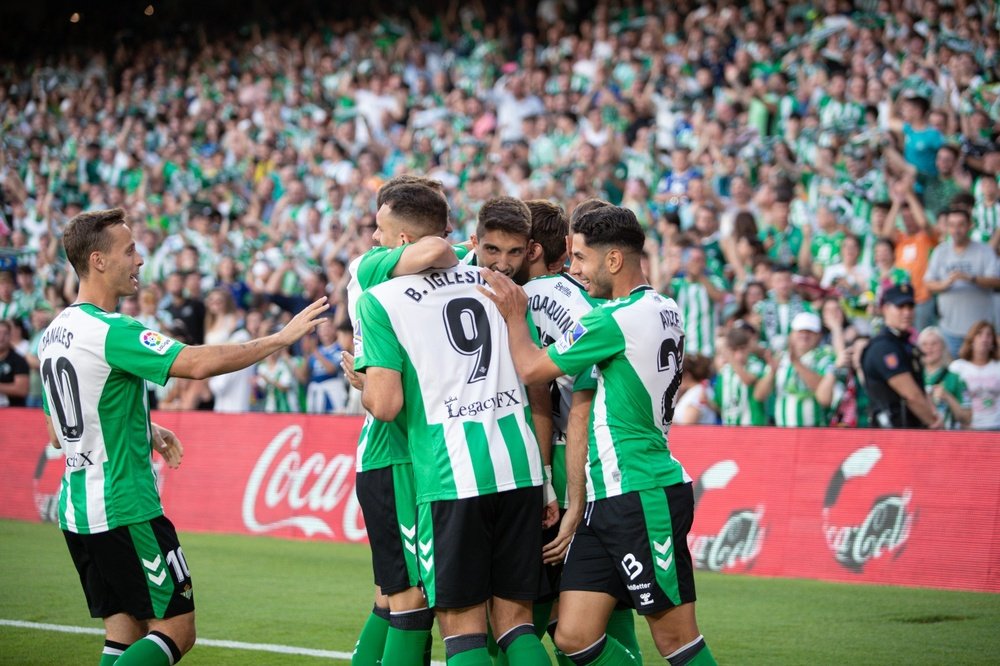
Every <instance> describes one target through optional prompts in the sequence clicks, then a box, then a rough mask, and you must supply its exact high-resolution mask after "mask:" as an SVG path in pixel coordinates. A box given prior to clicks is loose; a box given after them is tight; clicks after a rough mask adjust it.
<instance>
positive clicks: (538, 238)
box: [524, 199, 569, 264]
mask: <svg viewBox="0 0 1000 666" xmlns="http://www.w3.org/2000/svg"><path fill="white" fill-rule="evenodd" d="M524 203H525V205H527V206H528V210H529V211H531V240H533V241H534V242H536V243H538V244H539V245H541V246H542V255H543V257H544V259H545V263H546V264H551V263H554V262H556V261H559V258H560V257H562V256H563V255H564V254H565V253H566V234H567V233H569V219H567V217H566V211H565V210H563V207H562V206H560V205H558V204H554V203H552V202H551V201H549V200H547V199H531V200H530V201H525V202H524Z"/></svg>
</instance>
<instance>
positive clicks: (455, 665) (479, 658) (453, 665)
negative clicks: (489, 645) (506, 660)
mask: <svg viewBox="0 0 1000 666" xmlns="http://www.w3.org/2000/svg"><path fill="white" fill-rule="evenodd" d="M447 664H448V666H493V660H492V659H490V652H489V650H487V649H486V648H484V647H483V648H476V649H474V650H466V651H464V652H459V653H458V654H455V655H452V656H450V657H448V662H447Z"/></svg>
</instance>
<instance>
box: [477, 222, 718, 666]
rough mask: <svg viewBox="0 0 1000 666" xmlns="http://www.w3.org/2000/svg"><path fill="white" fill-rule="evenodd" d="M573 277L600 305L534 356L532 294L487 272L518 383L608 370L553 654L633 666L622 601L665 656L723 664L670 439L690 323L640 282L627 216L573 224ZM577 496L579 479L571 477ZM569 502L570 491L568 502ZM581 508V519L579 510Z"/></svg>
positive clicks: (636, 228) (688, 495) (689, 499)
mask: <svg viewBox="0 0 1000 666" xmlns="http://www.w3.org/2000/svg"><path fill="white" fill-rule="evenodd" d="M573 232H574V234H573V264H572V267H571V269H570V272H571V274H573V275H577V274H579V275H580V276H581V277H582V278H583V279H582V282H584V283H585V284H586V285H587V292H588V293H589V294H590V296H592V297H596V298H609V299H614V300H613V301H611V302H609V303H606V304H604V305H602V306H600V307H597V308H594V309H593V310H591V312H589V313H588V314H586V315H584V316H583V318H582V319H581V320H580V322H579V324H578V325H577V326H576V327H575V328H574V329H573V330H572V331H570V332H569V333H567V334H566V335H565V336H563V337H562V338H561V339H560V340H559V341H557V342H556V343H555V344H552V345H549V346H547V347H545V348H544V349H538V348H537V347H536V346H535V345H534V344H533V342H532V339H531V335H530V333H529V330H528V326H527V324H526V323H525V321H524V316H525V310H526V307H527V298H526V295H525V293H524V291H523V290H522V289H520V288H518V287H517V286H516V285H514V284H513V283H512V282H511V281H509V280H507V279H506V278H504V277H503V276H500V275H498V274H496V273H493V272H489V271H484V277H485V279H486V281H487V282H488V283H489V285H490V286H491V287H492V292H488V291H486V290H483V293H484V294H486V295H487V296H489V298H490V299H491V300H493V301H494V303H496V304H497V306H498V308H499V309H500V311H501V312H502V313H503V317H504V320H505V321H506V322H507V325H508V327H509V343H510V348H511V352H512V354H513V357H514V362H515V365H516V367H517V370H518V374H519V375H520V377H521V379H522V380H523V381H525V382H527V383H528V384H535V383H539V382H547V381H551V380H552V379H554V378H556V377H558V376H560V375H563V374H577V373H579V372H582V371H584V370H585V369H587V368H590V367H592V366H594V365H596V366H597V367H598V378H597V391H596V393H595V396H594V403H593V409H592V414H591V419H590V426H589V448H590V451H589V461H588V465H587V468H586V487H587V499H588V500H589V503H588V504H587V506H586V512H584V511H583V507H582V506H574V504H573V503H572V501H571V504H570V507H569V508H568V509H567V515H568V516H569V515H573V516H574V517H575V518H576V519H577V520H579V519H581V518H583V522H582V523H581V524H580V525H579V527H578V528H577V531H576V534H575V536H574V538H573V541H572V546H571V547H570V548H569V552H568V554H567V556H566V564H565V567H564V569H563V579H562V588H561V591H560V595H559V624H558V626H557V628H556V641H555V642H556V645H557V646H559V648H560V650H562V651H563V652H564V653H566V654H567V656H569V658H570V659H571V660H572V661H573V663H575V664H634V663H635V658H634V656H633V655H631V654H630V653H629V652H628V650H626V649H625V648H623V647H622V646H621V645H620V644H619V643H618V642H617V641H615V640H614V639H613V638H610V637H608V636H607V635H606V633H605V627H606V625H607V622H608V617H609V616H610V615H611V612H612V610H613V609H614V607H615V605H616V604H617V602H618V601H619V600H621V601H624V602H626V603H630V604H631V605H633V606H634V607H635V608H636V609H637V610H638V612H639V613H640V615H643V616H645V617H646V619H647V621H648V623H649V626H650V629H651V631H652V635H653V640H654V642H655V643H656V647H657V649H658V650H659V652H660V654H661V655H663V656H664V657H666V658H667V659H668V660H669V661H670V662H671V663H672V664H714V663H715V660H714V659H713V658H712V655H711V652H710V651H709V649H708V647H707V646H706V644H705V641H704V638H703V637H702V636H701V634H700V633H699V631H698V625H697V621H696V618H695V608H694V601H695V589H694V571H693V566H692V561H691V554H690V552H689V551H688V548H687V533H688V531H689V529H690V526H691V522H692V519H693V512H694V496H693V492H692V485H691V479H690V477H689V476H688V475H687V474H686V473H685V471H684V468H683V467H682V466H681V464H680V463H679V462H678V461H677V460H676V459H675V458H674V457H673V456H672V455H671V453H670V448H669V446H668V442H667V432H668V430H669V426H670V422H671V420H672V416H673V408H674V405H675V402H676V397H677V389H678V388H679V386H680V379H681V367H682V362H683V354H684V333H683V330H684V329H683V322H682V321H681V316H680V313H679V312H678V309H677V305H676V303H675V302H674V301H673V300H671V299H668V298H664V297H663V296H660V295H659V294H657V293H656V292H655V291H653V289H652V288H651V287H650V286H649V285H648V284H646V281H645V278H644V277H643V274H642V267H641V263H640V258H641V256H642V249H643V244H644V242H645V235H644V233H643V231H642V227H641V226H640V225H639V223H638V221H637V220H636V218H635V215H634V214H633V213H632V212H631V211H629V210H628V209H625V208H618V207H614V206H609V207H604V208H599V209H597V210H594V211H591V212H590V213H588V214H586V215H584V216H583V217H582V218H581V219H580V220H579V221H578V222H577V223H576V224H575V225H574V227H573ZM568 474H569V475H570V477H569V482H570V484H571V492H572V493H573V494H576V493H578V492H579V491H578V490H574V489H573V486H574V485H579V483H580V479H579V477H581V476H582V475H583V470H577V469H570V470H568ZM571 498H572V495H571ZM570 512H572V514H571V513H570Z"/></svg>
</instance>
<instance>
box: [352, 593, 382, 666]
mask: <svg viewBox="0 0 1000 666" xmlns="http://www.w3.org/2000/svg"><path fill="white" fill-rule="evenodd" d="M388 631H389V609H388V608H379V607H378V606H373V607H372V612H371V615H369V616H368V620H367V621H366V622H365V626H364V627H362V629H361V635H360V636H358V642H357V643H355V644H354V654H352V655H351V666H376V664H379V663H380V662H381V661H382V653H383V652H385V636H386V633H387V632H388Z"/></svg>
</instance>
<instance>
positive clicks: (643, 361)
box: [546, 287, 690, 500]
mask: <svg viewBox="0 0 1000 666" xmlns="http://www.w3.org/2000/svg"><path fill="white" fill-rule="evenodd" d="M546 350H547V353H548V355H549V357H550V358H551V359H552V361H553V362H554V363H555V364H556V365H557V366H559V368H560V369H561V370H562V371H563V372H565V373H566V374H578V373H580V372H583V371H584V370H586V369H587V368H589V367H591V366H593V365H596V366H597V370H598V375H597V392H596V394H595V395H594V406H593V412H592V414H591V418H590V453H589V455H588V461H587V497H588V499H590V500H596V499H604V498H606V497H614V496H616V495H621V494H624V493H629V492H632V491H636V490H648V489H651V488H659V487H663V486H669V485H674V484H677V483H682V482H685V481H689V480H690V477H689V476H688V475H687V473H686V472H685V471H684V468H683V467H682V466H681V464H680V462H678V461H677V459H676V458H674V456H673V455H672V454H671V453H670V447H669V445H668V440H667V434H668V433H669V431H670V423H671V421H672V420H673V416H674V407H675V406H676V403H677V390H678V389H679V388H680V384H681V370H682V367H683V359H684V323H683V321H682V318H681V315H680V311H679V310H678V308H677V303H676V302H674V300H673V299H672V298H666V297H665V296H661V295H659V294H657V293H656V292H655V291H653V289H652V288H650V287H638V288H636V289H635V290H633V292H632V293H631V294H630V295H629V296H627V297H624V298H617V299H615V300H612V301H608V302H607V303H605V304H603V305H600V306H598V307H596V308H594V309H593V310H591V311H590V312H589V313H587V314H586V315H584V316H583V318H582V319H581V320H580V323H579V324H578V325H577V326H576V328H574V329H573V330H572V331H570V332H568V333H567V334H566V335H564V336H563V337H562V338H561V339H560V340H558V341H557V342H556V343H555V344H553V345H550V346H549V347H547V348H546Z"/></svg>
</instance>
